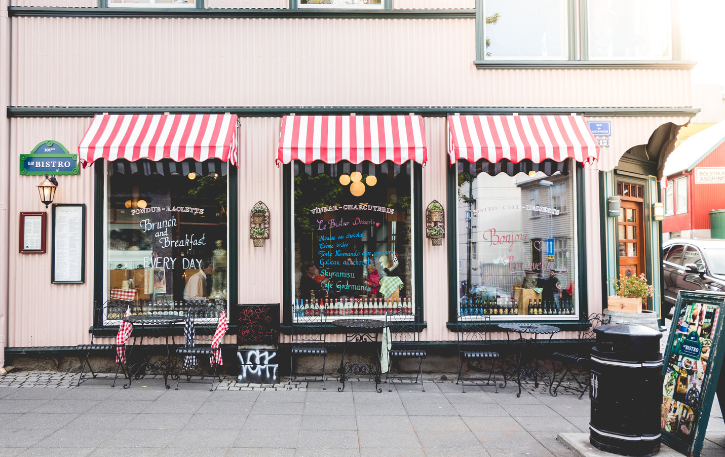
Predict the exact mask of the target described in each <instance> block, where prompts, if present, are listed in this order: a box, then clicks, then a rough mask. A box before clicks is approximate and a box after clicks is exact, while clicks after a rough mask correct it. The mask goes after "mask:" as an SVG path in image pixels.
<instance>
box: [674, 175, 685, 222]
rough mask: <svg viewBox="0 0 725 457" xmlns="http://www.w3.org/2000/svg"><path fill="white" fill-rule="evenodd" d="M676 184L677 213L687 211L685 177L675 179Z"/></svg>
mask: <svg viewBox="0 0 725 457" xmlns="http://www.w3.org/2000/svg"><path fill="white" fill-rule="evenodd" d="M675 185H676V186H677V192H676V193H677V209H676V210H677V214H685V213H686V212H687V178H686V177H685V178H680V179H677V180H675Z"/></svg>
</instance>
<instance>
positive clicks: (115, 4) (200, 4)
mask: <svg viewBox="0 0 725 457" xmlns="http://www.w3.org/2000/svg"><path fill="white" fill-rule="evenodd" d="M156 1H157V0H148V2H149V3H140V2H138V3H137V2H132V1H131V2H128V3H125V2H121V1H118V0H99V7H100V8H173V9H201V8H204V0H194V1H193V2H191V3H173V2H170V3H168V2H167V3H156Z"/></svg>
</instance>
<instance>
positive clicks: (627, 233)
mask: <svg viewBox="0 0 725 457" xmlns="http://www.w3.org/2000/svg"><path fill="white" fill-rule="evenodd" d="M618 187H620V189H619V190H620V192H619V194H620V197H621V199H622V212H621V214H620V215H619V217H618V218H617V230H618V236H619V244H618V250H619V274H620V275H621V276H625V277H629V276H632V275H636V276H639V275H640V274H642V273H645V258H644V243H645V240H644V230H643V227H644V225H643V222H642V221H643V217H644V211H643V209H644V200H643V199H642V197H643V195H642V186H638V185H634V184H632V185H628V184H626V183H619V186H618ZM623 187H626V188H623ZM622 194H624V195H622ZM630 195H631V196H630Z"/></svg>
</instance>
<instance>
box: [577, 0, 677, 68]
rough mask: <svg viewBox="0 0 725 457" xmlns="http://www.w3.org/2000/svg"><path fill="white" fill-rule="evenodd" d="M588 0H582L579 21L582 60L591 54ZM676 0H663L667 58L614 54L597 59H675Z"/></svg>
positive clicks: (631, 60)
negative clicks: (665, 8)
mask: <svg viewBox="0 0 725 457" xmlns="http://www.w3.org/2000/svg"><path fill="white" fill-rule="evenodd" d="M589 1H590V0H582V5H583V7H582V11H583V14H582V15H581V17H580V21H581V34H582V43H581V53H582V60H589V55H590V54H591V52H590V51H591V49H590V45H589V26H590V18H591V16H590V14H589ZM676 1H677V0H670V1H669V2H666V1H665V4H666V5H668V7H669V18H668V19H669V21H668V22H669V28H668V32H669V34H668V35H669V37H668V38H669V49H670V56H669V58H667V57H665V58H662V57H622V56H615V57H598V58H597V60H598V61H603V62H617V61H626V62H636V61H640V62H656V61H672V60H675V32H676V28H677V27H676V25H677V24H676V22H675V19H676V18H675V14H674V11H675V6H676V5H675V2H676ZM678 54H680V52H679V46H678ZM584 56H586V59H584Z"/></svg>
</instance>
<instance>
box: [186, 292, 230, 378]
mask: <svg viewBox="0 0 725 457" xmlns="http://www.w3.org/2000/svg"><path fill="white" fill-rule="evenodd" d="M211 312H212V311H211V310H210V308H209V307H206V306H192V307H189V309H188V310H187V312H186V319H185V322H184V335H185V343H184V346H183V347H179V348H176V355H177V356H178V357H181V360H177V363H178V364H179V374H178V377H177V379H176V389H175V390H179V381H180V380H181V376H182V373H185V374H184V375H185V376H186V381H187V382H190V381H191V377H192V376H194V375H193V374H191V373H190V372H191V371H192V370H194V369H195V368H197V367H198V366H199V361H200V360H201V359H205V360H209V366H210V368H213V372H212V376H211V388H210V389H209V390H214V379H215V378H216V377H217V369H218V365H217V364H216V363H214V362H213V361H212V360H213V359H212V356H216V355H217V354H218V353H219V351H221V345H220V346H219V347H218V348H212V347H211V343H212V340H213V339H214V333H215V332H216V327H217V325H218V323H219V317H217V318H216V319H215V320H214V324H215V325H213V326H210V327H207V326H205V327H199V326H197V325H196V321H197V319H209V316H210V313H211ZM215 314H216V312H215ZM214 359H215V357H214ZM204 376H205V375H204V374H200V377H201V379H202V380H203V379H204ZM221 381H222V378H221V375H219V382H221Z"/></svg>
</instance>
